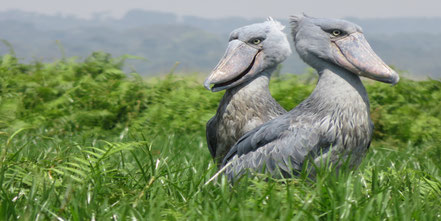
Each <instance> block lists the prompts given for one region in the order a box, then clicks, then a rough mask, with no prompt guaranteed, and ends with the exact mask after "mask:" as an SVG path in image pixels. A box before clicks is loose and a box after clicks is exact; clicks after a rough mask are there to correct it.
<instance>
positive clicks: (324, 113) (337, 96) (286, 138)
mask: <svg viewBox="0 0 441 221" xmlns="http://www.w3.org/2000/svg"><path fill="white" fill-rule="evenodd" d="M292 23H293V29H292V34H293V38H294V42H295V46H296V50H297V52H298V53H299V55H300V57H301V58H302V59H303V60H304V61H305V62H306V63H308V64H309V65H311V66H312V67H314V68H315V69H316V70H317V71H318V73H319V80H318V82H317V86H316V88H315V89H314V91H313V92H312V94H311V95H310V96H309V97H308V98H307V99H306V100H304V101H303V102H301V103H300V104H299V105H298V106H297V107H296V108H294V109H293V110H291V111H290V112H288V113H286V114H284V115H282V116H280V117H278V118H276V119H273V120H271V121H269V122H267V123H264V124H263V125H261V126H259V127H257V128H255V129H253V130H251V131H250V132H248V133H247V134H245V135H244V136H243V137H242V138H240V139H239V140H238V142H237V143H236V144H235V145H234V146H233V147H232V148H231V150H230V151H229V152H228V154H227V155H226V157H225V158H224V161H223V166H226V168H224V169H225V174H226V175H227V176H228V178H229V179H230V180H234V179H236V178H237V177H239V176H241V175H242V174H243V173H244V172H246V171H247V170H251V171H254V172H262V171H263V170H264V171H263V172H265V173H269V174H271V175H272V176H273V177H289V176H291V175H296V174H297V173H298V172H299V171H300V170H301V169H302V167H303V164H304V163H305V162H307V160H310V161H311V163H314V164H315V165H319V166H320V165H321V163H322V162H326V161H327V160H328V161H329V162H331V163H333V164H334V165H335V164H337V165H335V166H337V167H338V166H339V164H341V163H342V162H344V161H345V160H346V159H349V165H350V166H352V167H356V166H357V165H358V164H359V163H360V161H361V159H362V158H363V156H364V155H365V153H366V151H367V149H368V147H369V144H370V141H371V138H372V131H373V124H372V121H371V119H370V116H369V100H368V96H367V93H366V90H365V88H364V86H363V84H362V82H361V80H360V78H359V75H360V76H366V77H369V78H372V79H376V80H379V81H383V82H387V83H392V84H395V83H397V82H398V79H399V78H398V75H397V74H396V73H395V72H394V71H393V70H392V69H390V68H389V67H388V66H386V65H384V63H383V62H382V61H381V59H379V58H378V57H377V56H376V55H375V53H373V51H372V49H371V48H370V47H369V45H368V43H367V42H366V41H365V40H364V38H363V36H362V34H361V33H362V31H361V28H360V27H358V26H357V25H355V24H352V23H350V22H347V21H344V20H337V19H317V18H310V17H294V18H292ZM309 169H310V171H311V174H312V175H313V174H314V168H313V167H310V168H309Z"/></svg>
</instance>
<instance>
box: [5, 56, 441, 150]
mask: <svg viewBox="0 0 441 221" xmlns="http://www.w3.org/2000/svg"><path fill="white" fill-rule="evenodd" d="M125 59H126V57H118V58H113V57H112V56H111V55H110V54H107V53H103V52H95V53H93V54H91V55H90V56H89V57H87V58H86V59H85V60H84V62H79V61H77V60H76V59H74V58H72V59H63V60H60V61H57V62H54V63H49V64H43V63H39V62H34V63H32V64H23V63H20V62H19V60H18V59H17V58H16V57H15V56H14V55H13V54H12V55H11V54H8V55H4V56H2V57H0V101H1V103H0V116H1V121H0V128H1V129H2V130H3V131H8V132H11V131H15V130H17V129H20V128H23V127H25V128H39V129H40V130H41V129H44V131H45V133H46V134H47V135H48V136H52V135H53V136H60V135H63V134H71V133H79V132H84V131H87V130H93V131H94V133H98V134H102V135H105V134H110V133H122V132H124V131H126V132H125V133H127V131H131V132H136V131H144V132H145V133H146V134H150V135H153V136H155V135H158V134H172V133H176V134H181V133H186V134H195V135H203V133H204V127H205V122H207V120H208V119H209V118H210V117H211V116H213V115H214V113H215V111H216V108H217V105H218V102H219V100H220V98H221V96H222V92H220V93H211V92H209V91H206V90H205V89H204V88H203V87H202V84H201V77H198V76H197V75H187V76H182V75H180V76H177V75H174V74H173V73H169V74H167V75H165V76H162V77H156V78H150V79H143V78H142V77H140V76H139V75H138V74H136V73H130V74H128V75H126V74H125V73H124V72H123V71H122V66H123V63H124V61H125ZM315 75H316V74H315V73H314V72H313V71H312V70H309V72H308V73H306V74H303V75H291V74H284V75H280V74H276V76H274V77H273V79H272V82H271V92H272V94H273V96H274V97H275V99H276V100H277V101H278V102H280V104H281V105H282V106H283V107H285V108H286V109H288V110H289V109H292V108H293V107H294V106H295V105H297V104H298V103H299V102H301V101H302V100H303V99H305V98H306V97H307V96H308V95H309V94H310V92H311V91H312V90H313V88H314V86H315V81H316V76H315ZM365 85H366V88H367V90H368V93H369V96H370V102H371V114H372V118H373V121H374V123H375V138H374V139H375V140H382V141H390V142H403V143H409V142H410V143H412V144H415V145H420V144H423V143H425V142H435V143H441V130H440V128H441V106H440V101H441V82H440V81H437V80H425V81H413V80H409V79H406V78H403V79H402V80H401V81H400V82H399V84H398V85H396V86H394V87H391V86H389V85H387V84H382V83H378V82H372V81H366V82H365Z"/></svg>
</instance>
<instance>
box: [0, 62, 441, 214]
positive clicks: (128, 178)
mask: <svg viewBox="0 0 441 221" xmlns="http://www.w3.org/2000/svg"><path fill="white" fill-rule="evenodd" d="M0 61H1V62H0V89H1V100H0V102H1V103H0V116H2V119H0V120H1V122H0V128H1V132H0V146H1V153H0V162H1V165H0V187H1V189H0V203H1V205H0V220H15V219H19V220H57V219H58V220H109V219H115V220H147V219H148V220H256V219H258V220H274V219H281V220H439V219H441V203H440V199H441V163H440V160H439V159H440V156H441V140H440V139H441V136H439V135H440V128H441V127H438V126H440V125H441V124H440V122H441V113H440V112H441V111H440V107H439V100H440V99H441V83H440V82H438V81H434V80H430V81H422V82H415V81H410V80H406V79H404V80H403V81H401V82H400V84H399V85H397V86H396V87H390V86H388V85H385V84H381V83H367V89H368V91H369V94H370V96H371V104H372V117H373V119H374V121H375V124H376V128H375V137H374V142H373V143H372V146H371V149H370V150H369V153H368V155H367V156H366V158H365V159H364V160H363V163H362V165H361V166H360V167H359V168H358V169H357V170H355V171H349V170H343V171H341V172H340V173H339V175H338V176H337V175H336V173H335V171H332V170H331V169H322V170H321V171H320V172H319V173H318V174H319V175H318V177H317V180H316V181H315V182H311V181H309V180H307V179H306V178H305V177H304V176H301V177H299V178H294V179H288V180H283V181H280V180H272V179H268V178H266V177H260V176H259V177H255V178H244V179H242V180H241V182H239V183H237V184H235V185H234V186H230V185H229V184H228V183H227V182H226V180H225V178H221V179H220V180H218V182H217V183H211V184H208V185H204V183H205V182H206V181H207V180H208V179H209V178H210V177H211V176H212V175H213V174H214V173H215V172H216V168H215V165H214V164H213V162H212V160H211V157H210V155H209V152H208V150H207V147H206V142H205V136H204V133H205V131H204V124H205V122H206V121H207V120H208V119H209V118H210V117H211V116H212V115H213V114H214V112H215V110H216V107H217V103H218V102H219V99H220V97H221V96H222V94H219V93H210V92H208V91H205V90H204V89H203V88H202V86H201V82H200V80H198V78H197V77H194V76H187V77H178V76H173V75H167V76H166V77H163V78H160V79H156V80H151V81H148V82H146V81H143V80H142V79H140V78H139V77H136V75H135V77H126V76H125V75H124V73H123V72H122V71H121V70H120V68H121V66H120V65H121V64H122V63H121V61H120V59H114V58H111V57H110V56H109V55H105V54H99V53H98V54H94V55H92V56H91V57H90V58H88V59H86V61H84V62H77V61H75V60H73V59H72V60H69V61H60V62H56V63H53V64H30V65H26V64H21V63H19V62H18V61H17V60H16V59H15V58H14V57H13V56H4V57H2V58H1V59H0ZM311 76H313V75H304V76H291V75H289V76H282V77H278V78H276V79H274V80H273V82H272V84H271V90H272V93H273V95H274V97H275V98H276V99H277V100H278V101H279V102H280V103H281V104H282V105H283V106H284V107H286V108H288V109H289V108H292V107H293V106H295V105H296V104H297V103H298V102H300V101H301V100H302V99H304V98H305V97H306V96H307V95H308V94H309V93H310V91H311V90H312V89H313V88H314V78H312V80H311ZM265 180H266V181H265Z"/></svg>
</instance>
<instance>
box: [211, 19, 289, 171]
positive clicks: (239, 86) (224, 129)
mask: <svg viewBox="0 0 441 221" xmlns="http://www.w3.org/2000/svg"><path fill="white" fill-rule="evenodd" d="M283 29H284V26H283V25H281V24H280V23H279V22H277V21H275V20H273V19H272V18H269V19H268V20H267V21H266V22H263V23H258V24H252V25H249V26H244V27H241V28H238V29H236V30H234V31H233V32H231V34H230V39H229V43H228V48H227V50H226V52H225V55H224V56H223V58H222V59H221V60H220V61H219V63H218V65H217V66H216V67H215V68H214V70H213V71H212V72H211V74H210V76H208V78H207V79H206V80H205V82H204V86H205V87H206V88H207V89H208V90H211V91H213V92H216V91H221V90H226V92H225V94H224V96H223V98H222V100H221V102H220V104H219V107H218V109H217V112H216V115H215V116H214V117H213V118H211V119H210V120H209V121H208V123H207V125H206V136H207V144H208V149H209V150H210V153H211V156H212V157H213V158H214V161H215V162H216V163H217V164H218V166H220V164H221V163H222V159H223V157H224V156H225V154H227V153H228V151H229V150H230V147H231V146H233V145H234V143H236V141H237V140H238V139H239V138H240V137H242V136H243V135H244V134H245V133H246V132H248V131H249V130H251V129H253V128H255V127H257V126H259V125H261V124H262V123H264V122H266V121H268V120H271V119H273V118H275V117H278V116H280V115H282V114H284V113H286V112H287V111H286V110H285V109H283V108H282V107H281V106H280V105H279V104H278V103H277V102H276V101H275V100H274V98H273V97H272V96H271V94H270V91H269V88H268V84H269V80H270V77H271V73H272V72H273V71H274V70H275V69H276V67H277V65H278V64H279V63H281V62H282V61H284V60H285V59H286V58H287V57H288V56H289V55H290V54H291V48H290V45H289V41H288V39H287V36H286V34H285V33H284V32H283ZM211 84H213V87H211V88H210V85H211Z"/></svg>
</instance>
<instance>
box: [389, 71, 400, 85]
mask: <svg viewBox="0 0 441 221" xmlns="http://www.w3.org/2000/svg"><path fill="white" fill-rule="evenodd" d="M399 81H400V76H399V75H398V74H395V75H394V77H393V79H392V81H391V84H392V86H395V85H396V84H397V83H398V82H399Z"/></svg>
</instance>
